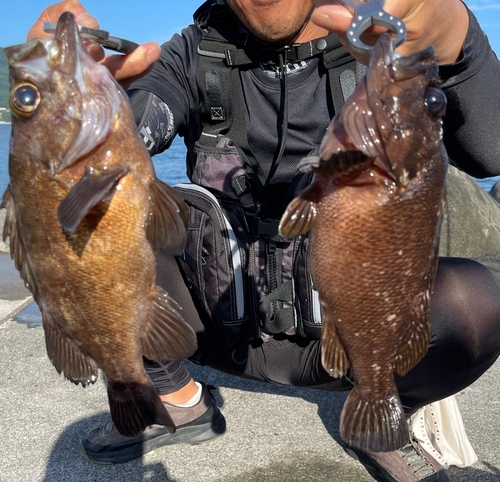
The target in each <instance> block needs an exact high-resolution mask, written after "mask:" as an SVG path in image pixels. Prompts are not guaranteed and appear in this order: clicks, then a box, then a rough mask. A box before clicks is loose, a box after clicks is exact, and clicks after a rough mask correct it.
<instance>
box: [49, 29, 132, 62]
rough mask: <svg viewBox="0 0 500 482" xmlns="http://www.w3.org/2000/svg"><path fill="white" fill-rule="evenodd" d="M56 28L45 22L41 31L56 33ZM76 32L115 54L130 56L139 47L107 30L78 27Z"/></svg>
mask: <svg viewBox="0 0 500 482" xmlns="http://www.w3.org/2000/svg"><path fill="white" fill-rule="evenodd" d="M56 26H57V24H55V23H51V22H45V23H44V24H43V30H44V31H45V32H47V33H54V32H55V31H56ZM78 31H79V32H80V36H81V37H82V38H84V39H87V40H92V41H93V42H96V43H98V44H99V45H102V46H103V47H104V48H106V49H110V50H114V51H115V52H120V53H122V54H131V53H132V52H133V51H134V50H135V49H136V48H137V47H139V44H136V43H135V42H131V41H130V40H125V39H123V38H119V37H112V36H111V35H109V32H108V31H107V30H100V29H97V28H89V27H82V26H80V25H78Z"/></svg>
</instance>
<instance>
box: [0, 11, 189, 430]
mask: <svg viewBox="0 0 500 482" xmlns="http://www.w3.org/2000/svg"><path fill="white" fill-rule="evenodd" d="M5 53H6V55H7V59H8V63H9V67H10V107H11V110H12V114H13V118H12V137H11V142H10V157H9V175H10V185H9V187H8V188H7V190H6V192H5V194H4V198H3V206H5V207H6V208H7V217H6V223H5V228H4V233H3V236H4V238H7V237H10V250H11V254H12V257H13V258H14V260H15V264H16V266H17V268H18V269H19V271H20V273H21V276H22V278H23V280H24V281H25V283H26V285H27V286H28V287H29V289H30V290H31V292H32V293H33V296H34V299H35V300H36V302H37V303H38V306H39V307H40V310H41V312H42V317H43V327H44V330H45V340H46V346H47V353H48V356H49V358H50V360H51V361H52V363H53V364H54V366H55V368H56V369H57V371H58V372H59V373H61V372H63V373H64V375H65V377H66V378H68V379H69V380H71V381H72V382H73V383H75V384H78V383H81V384H82V385H84V386H86V385H87V384H89V383H94V382H95V380H96V379H97V375H98V368H100V369H101V370H102V371H103V372H104V374H105V376H106V379H107V387H108V396H109V402H110V409H111V415H112V418H113V421H114V422H115V424H116V427H117V428H118V430H119V431H120V432H121V433H122V434H124V435H129V436H133V435H137V434H138V433H140V432H141V431H142V430H143V429H144V428H145V427H146V426H148V425H151V424H153V423H157V424H161V425H165V426H166V427H167V428H169V429H170V430H174V426H173V423H172V419H171V417H170V416H169V415H168V413H167V411H166V410H165V407H164V405H163V404H162V402H161V400H160V398H159V396H158V393H157V392H156V390H155V388H154V386H153V384H152V382H151V380H150V378H149V377H148V375H147V374H146V372H145V370H144V365H143V356H145V357H147V358H149V359H153V360H175V359H184V358H186V357H188V356H190V355H191V354H192V353H193V352H194V351H195V349H196V336H195V333H194V332H193V330H192V329H191V328H190V327H189V326H188V325H187V324H186V323H185V322H184V321H183V320H182V318H181V316H180V313H179V309H178V308H179V307H178V306H177V305H176V304H175V302H173V301H172V300H171V299H170V298H169V297H168V295H167V294H166V293H165V292H163V291H162V290H161V289H159V288H157V287H156V285H155V278H156V273H155V251H156V249H157V248H160V247H163V248H165V249H167V250H169V251H171V252H172V253H175V252H179V251H180V250H182V248H183V246H184V243H185V236H186V222H187V207H186V205H185V204H184V202H183V201H182V200H181V199H180V197H179V196H178V195H177V194H176V192H175V191H174V190H173V189H172V188H171V187H169V186H167V185H166V184H164V183H162V182H160V181H159V180H158V179H156V178H155V174H154V170H153V165H152V162H151V159H150V156H149V154H148V152H147V150H146V148H145V147H144V145H143V143H142V141H141V139H140V138H139V135H138V133H137V129H136V126H135V123H134V120H133V117H132V114H131V111H130V107H129V105H128V100H127V96H126V94H125V93H124V92H123V91H122V90H121V88H120V87H119V86H118V84H116V82H115V81H114V79H113V77H112V76H111V74H110V73H109V71H108V70H107V69H106V68H104V67H102V66H100V65H98V64H97V63H95V62H94V60H93V59H92V58H91V57H90V56H89V55H88V54H87V51H86V49H85V47H84V45H83V43H82V41H81V39H80V35H79V33H78V30H77V27H76V23H75V20H74V16H73V15H72V14H71V13H68V12H67V13H64V14H63V15H62V16H61V17H60V19H59V22H58V24H57V29H56V32H55V34H54V36H53V37H51V38H48V39H46V40H43V41H42V40H39V39H34V40H32V41H30V42H28V43H26V44H23V45H17V46H13V47H9V48H6V49H5Z"/></svg>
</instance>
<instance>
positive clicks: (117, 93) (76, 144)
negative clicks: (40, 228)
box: [5, 12, 126, 174]
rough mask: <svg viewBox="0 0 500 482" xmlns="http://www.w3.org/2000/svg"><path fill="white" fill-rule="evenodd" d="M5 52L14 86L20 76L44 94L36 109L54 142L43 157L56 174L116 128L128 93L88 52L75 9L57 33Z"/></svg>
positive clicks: (60, 22) (61, 21) (65, 15)
mask: <svg viewBox="0 0 500 482" xmlns="http://www.w3.org/2000/svg"><path fill="white" fill-rule="evenodd" d="M5 52H6V55H7V61H8V63H9V67H10V71H11V77H12V78H13V79H15V80H13V81H11V89H13V88H15V87H16V85H18V84H19V81H17V79H24V78H28V79H29V81H30V83H32V84H33V85H34V87H36V89H37V91H38V92H40V102H39V103H38V105H37V107H36V108H37V112H36V113H39V115H40V116H41V120H39V122H43V123H44V124H46V128H47V129H50V130H52V132H53V135H52V145H53V146H54V149H52V151H51V153H50V154H49V153H48V152H45V153H44V157H45V158H44V159H41V160H42V161H43V162H45V163H46V164H47V165H48V166H49V168H50V170H51V172H52V174H58V173H60V172H61V171H63V170H64V169H65V168H67V167H69V166H71V165H72V164H74V163H75V162H76V161H77V160H78V159H80V158H82V157H83V156H85V155H86V154H88V153H90V152H91V151H92V150H93V149H95V148H96V147H97V146H98V145H100V144H101V143H103V142H104V141H105V140H106V139H107V137H108V136H109V135H110V133H112V132H114V130H115V121H116V119H117V114H118V112H119V110H120V106H121V102H122V97H123V96H125V95H126V94H124V93H123V94H122V90H121V87H120V86H119V85H118V84H117V83H116V82H115V80H114V78H113V77H112V75H111V73H110V72H109V71H108V69H107V68H105V67H104V66H101V65H99V64H97V63H96V62H95V61H94V59H92V57H91V56H90V55H89V54H88V52H87V50H86V48H85V46H84V44H83V41H82V39H81V37H80V33H79V31H78V28H77V24H76V21H75V17H74V15H73V14H72V13H71V12H65V13H63V14H62V15H61V16H60V17H59V20H58V22H57V26H56V29H55V32H54V35H52V36H51V37H48V38H46V39H44V40H40V39H33V40H31V41H30V42H27V43H25V44H21V45H17V46H13V47H8V48H6V49H5ZM30 114H31V113H30ZM34 114H35V111H33V115H34ZM26 117H29V116H26ZM21 121H22V119H21ZM63 121H64V122H63ZM55 146H56V147H55Z"/></svg>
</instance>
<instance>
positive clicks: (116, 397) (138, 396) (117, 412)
mask: <svg viewBox="0 0 500 482" xmlns="http://www.w3.org/2000/svg"><path fill="white" fill-rule="evenodd" d="M108 399H109V408H110V410H111V418H112V419H113V422H114V424H115V425H116V428H117V430H118V431H119V432H120V433H121V434H122V435H125V436H126V437H135V436H137V435H139V434H140V433H141V432H143V431H144V429H145V428H146V427H147V426H149V425H153V424H158V425H163V426H165V428H166V429H167V430H168V431H169V432H170V433H173V432H175V425H174V422H173V420H172V418H171V417H170V415H169V414H168V412H167V410H166V408H165V406H164V405H163V402H162V401H161V399H160V397H159V395H158V392H157V391H156V389H155V388H154V386H153V384H152V383H144V384H140V383H136V382H134V383H121V382H110V381H109V380H108Z"/></svg>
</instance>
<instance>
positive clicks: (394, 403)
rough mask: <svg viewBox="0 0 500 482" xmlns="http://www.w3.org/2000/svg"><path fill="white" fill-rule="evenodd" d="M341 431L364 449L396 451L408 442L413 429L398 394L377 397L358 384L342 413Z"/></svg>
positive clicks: (356, 446) (347, 441)
mask: <svg viewBox="0 0 500 482" xmlns="http://www.w3.org/2000/svg"><path fill="white" fill-rule="evenodd" d="M340 435H341V437H342V439H343V440H344V441H345V442H346V443H347V444H348V445H350V446H351V447H354V448H356V449H359V450H361V451H363V452H392V451H394V450H398V449H399V448H401V447H403V446H405V445H406V444H407V443H408V442H409V440H410V433H409V429H408V423H407V422H406V416H405V413H404V411H403V407H402V406H401V402H400V400H399V397H398V395H397V394H394V395H392V396H390V397H388V398H386V399H383V400H373V399H371V398H365V397H363V393H362V392H361V390H360V389H359V388H358V387H357V386H355V387H354V388H353V389H352V390H351V392H350V393H349V395H348V397H347V399H346V401H345V404H344V408H343V410H342V414H341V416H340Z"/></svg>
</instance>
